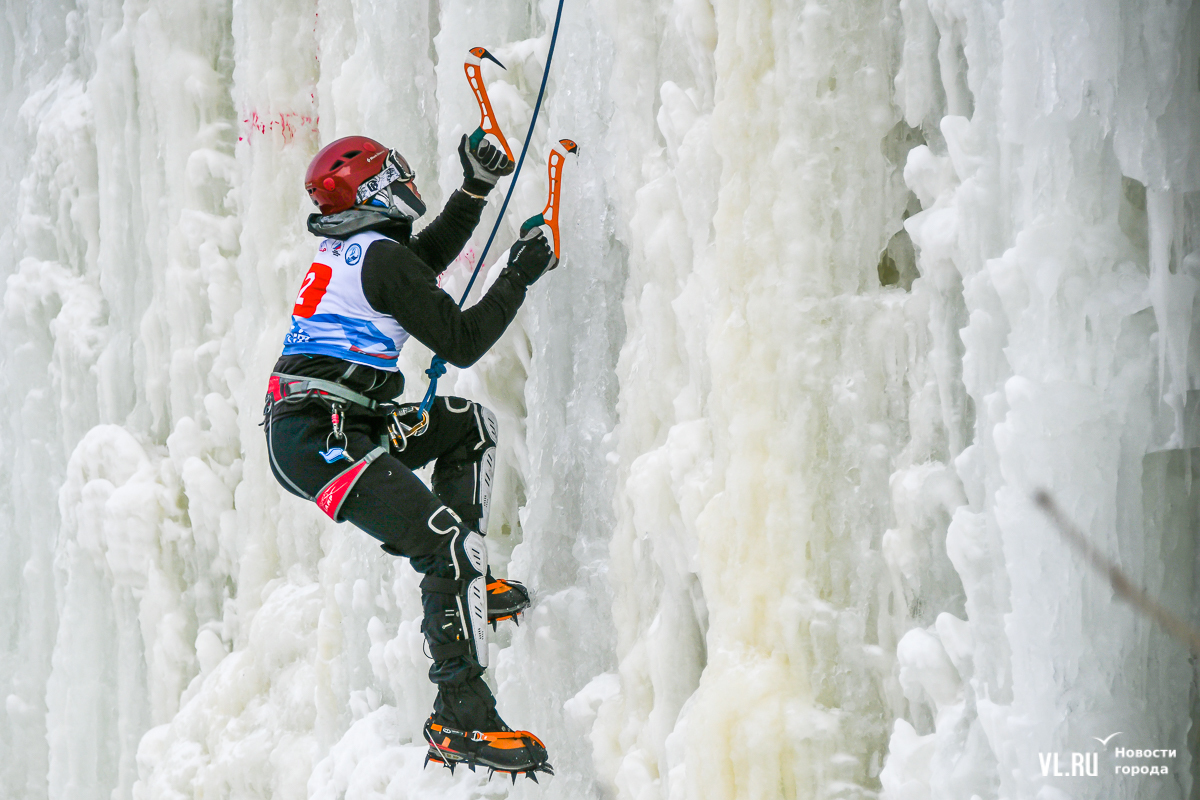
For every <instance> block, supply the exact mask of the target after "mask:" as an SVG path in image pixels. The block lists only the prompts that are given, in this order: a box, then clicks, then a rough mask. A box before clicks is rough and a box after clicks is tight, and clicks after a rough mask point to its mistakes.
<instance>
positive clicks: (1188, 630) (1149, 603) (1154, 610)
mask: <svg viewBox="0 0 1200 800" xmlns="http://www.w3.org/2000/svg"><path fill="white" fill-rule="evenodd" d="M1033 502H1034V503H1036V504H1037V505H1038V507H1039V508H1041V509H1042V511H1044V512H1046V516H1048V517H1050V519H1051V520H1053V521H1054V524H1055V526H1056V527H1057V528H1058V530H1059V532H1060V533H1062V535H1063V537H1064V538H1065V539H1066V540H1067V541H1068V542H1070V543H1071V545H1072V546H1073V547H1075V549H1076V550H1079V551H1080V552H1082V553H1083V555H1084V557H1085V558H1087V560H1088V561H1090V562H1091V563H1092V566H1093V567H1095V568H1096V570H1097V571H1098V572H1102V573H1104V574H1106V575H1107V576H1108V580H1109V583H1111V584H1112V587H1113V591H1114V592H1116V593H1117V594H1118V595H1119V596H1120V597H1122V598H1124V599H1125V600H1128V601H1129V602H1130V603H1132V604H1133V606H1134V607H1135V608H1136V609H1138V610H1139V611H1141V612H1142V613H1143V614H1146V615H1147V616H1149V617H1151V618H1153V619H1154V620H1156V621H1157V622H1158V624H1159V625H1162V626H1163V628H1165V629H1166V631H1167V633H1169V634H1170V635H1171V636H1173V637H1175V638H1176V639H1178V640H1179V641H1181V642H1183V643H1184V644H1186V645H1187V646H1188V647H1189V648H1190V649H1191V651H1192V652H1193V653H1195V654H1196V655H1198V656H1200V631H1197V630H1196V629H1195V628H1193V627H1192V626H1191V625H1189V624H1188V623H1186V622H1184V621H1183V620H1182V619H1180V618H1179V617H1177V616H1175V615H1174V614H1172V613H1171V612H1170V611H1168V610H1167V609H1165V608H1163V607H1162V606H1161V605H1159V604H1158V603H1156V602H1155V601H1154V600H1151V599H1150V598H1149V597H1148V596H1147V595H1146V593H1145V592H1143V591H1142V590H1141V589H1139V588H1137V587H1136V586H1134V585H1133V582H1132V581H1130V580H1129V578H1127V577H1125V573H1123V572H1121V570H1120V568H1119V567H1118V566H1117V565H1116V564H1114V563H1113V562H1111V561H1109V560H1108V559H1107V558H1105V557H1104V555H1103V554H1102V553H1101V552H1100V551H1099V550H1097V549H1096V548H1095V547H1094V546H1093V545H1092V543H1091V542H1089V541H1088V540H1087V537H1085V536H1084V535H1083V534H1082V533H1081V532H1080V531H1079V529H1078V528H1076V527H1075V524H1074V523H1073V522H1071V520H1069V519H1067V516H1066V514H1064V513H1063V512H1062V510H1061V509H1059V507H1058V504H1056V503H1055V502H1054V499H1053V498H1052V497H1050V493H1049V492H1047V491H1046V490H1045V489H1039V490H1038V491H1037V492H1035V493H1034V495H1033Z"/></svg>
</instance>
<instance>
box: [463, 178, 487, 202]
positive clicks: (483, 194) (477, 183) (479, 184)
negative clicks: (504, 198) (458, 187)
mask: <svg viewBox="0 0 1200 800" xmlns="http://www.w3.org/2000/svg"><path fill="white" fill-rule="evenodd" d="M492 188H493V184H490V183H488V182H487V181H481V180H479V179H478V178H467V179H466V180H464V181H463V185H462V191H463V192H464V193H465V194H468V195H471V196H472V199H475V200H487V195H488V192H490V191H491V190H492Z"/></svg>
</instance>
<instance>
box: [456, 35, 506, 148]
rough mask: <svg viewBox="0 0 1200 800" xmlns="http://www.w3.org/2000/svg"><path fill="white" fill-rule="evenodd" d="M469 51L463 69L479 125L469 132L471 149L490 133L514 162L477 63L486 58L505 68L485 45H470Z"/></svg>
mask: <svg viewBox="0 0 1200 800" xmlns="http://www.w3.org/2000/svg"><path fill="white" fill-rule="evenodd" d="M470 52H471V55H470V57H469V58H468V59H467V60H466V61H465V62H464V63H463V70H464V71H465V72H466V73H467V82H468V83H470V84H471V91H473V92H474V93H475V102H476V103H478V104H479V127H478V128H476V129H475V132H474V133H472V134H471V138H470V143H471V149H472V150H474V149H475V148H476V147H478V146H479V143H480V142H481V141H482V140H483V137H484V136H486V135H487V134H489V133H490V134H492V136H495V137H496V139H498V140H499V141H500V146H501V147H503V148H504V154H505V155H506V156H508V160H509V161H512V162H515V161H516V159H515V158H513V154H512V150H509V149H508V140H507V139H505V138H504V134H503V133H501V132H500V125H499V124H498V123H497V122H496V114H495V112H494V111H492V101H491V100H489V99H488V93H487V88H486V87H484V85H483V71H482V70H480V69H479V64H480V62H481V61H482V60H483V59H485V58H486V59H488V60H489V61H494V62H495V63H496V64H498V65H499V66H500V69H507V68H506V67H505V66H504V65H503V64H501V63H500V61H499V59H497V58H496V57H495V56H494V55H492V54H491V53H489V52H488V51H487V48H485V47H472V48H471V51H470Z"/></svg>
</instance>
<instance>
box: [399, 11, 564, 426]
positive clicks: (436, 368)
mask: <svg viewBox="0 0 1200 800" xmlns="http://www.w3.org/2000/svg"><path fill="white" fill-rule="evenodd" d="M564 2H565V0H558V12H557V13H556V14H555V15H554V32H553V33H552V34H550V49H549V50H548V51H547V52H546V69H545V71H544V72H543V73H542V85H541V86H540V87H539V88H538V96H537V102H536V103H534V105H533V118H532V119H530V120H529V130H528V131H526V132H525V144H524V145H523V146H522V147H521V156H520V157H519V158H518V159H517V168H516V169H515V170H513V177H512V182H511V183H510V184H508V193H507V194H505V195H504V205H502V206H500V215H499V216H497V217H496V224H495V225H493V226H492V233H491V235H490V236H488V240H487V244H485V245H484V246H483V252H482V253H481V254H480V256H479V260H478V261H476V262H475V271H474V272H472V273H471V280H469V281H467V288H466V289H465V290H464V291H463V295H462V297H461V298H460V299H459V301H458V307H459V308H460V309H461V308H462V307H463V303H465V302H467V295H468V294H470V293H471V287H472V286H474V285H475V278H476V277H478V276H479V268H480V267H482V266H483V260H484V259H485V258H487V254H488V250H491V249H492V242H493V241H494V240H495V238H496V232H497V231H498V230H500V222H501V221H502V220H503V219H504V212H505V211H507V210H508V201H509V200H511V199H512V196H513V189H515V188H517V178H518V177H519V176H520V175H521V167H522V165H524V163H525V154H526V153H527V152H529V142H530V141H531V140H532V139H533V128H534V126H535V125H537V118H538V112H539V111H541V110H542V96H543V95H544V94H545V93H546V81H547V80H548V79H549V78H550V62H551V61H553V60H554V45H555V43H556V42H558V24H559V22H561V21H562V10H563V3H564ZM425 374H426V375H428V376H429V389H427V390H426V392H425V399H424V400H422V401H421V405H420V407H418V408H417V413H419V414H424V413H425V412H427V411H429V407H430V406H432V405H433V399H434V397H435V396H436V395H437V380H438V378H440V377H442V376H443V375H445V374H446V359H444V358H442V357H441V356H439V355H437V354H434V356H433V358H432V359H431V360H430V362H429V369H427V370H425Z"/></svg>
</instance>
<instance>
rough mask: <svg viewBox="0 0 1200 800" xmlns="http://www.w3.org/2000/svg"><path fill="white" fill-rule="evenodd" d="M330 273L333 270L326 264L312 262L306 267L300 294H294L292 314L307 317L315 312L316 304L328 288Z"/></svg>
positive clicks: (318, 303)
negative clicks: (294, 302) (306, 270)
mask: <svg viewBox="0 0 1200 800" xmlns="http://www.w3.org/2000/svg"><path fill="white" fill-rule="evenodd" d="M332 275H333V270H332V269H330V268H329V266H328V265H327V264H320V263H314V264H313V265H312V266H311V267H309V268H308V274H307V275H305V276H304V285H303V286H301V287H300V294H298V295H296V306H295V308H293V309H292V315H293V316H297V317H304V318H306V319H307V318H308V317H311V316H312V315H313V314H315V313H317V306H318V305H320V303H321V298H322V297H324V296H325V290H326V289H328V288H329V278H330V276H332Z"/></svg>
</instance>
